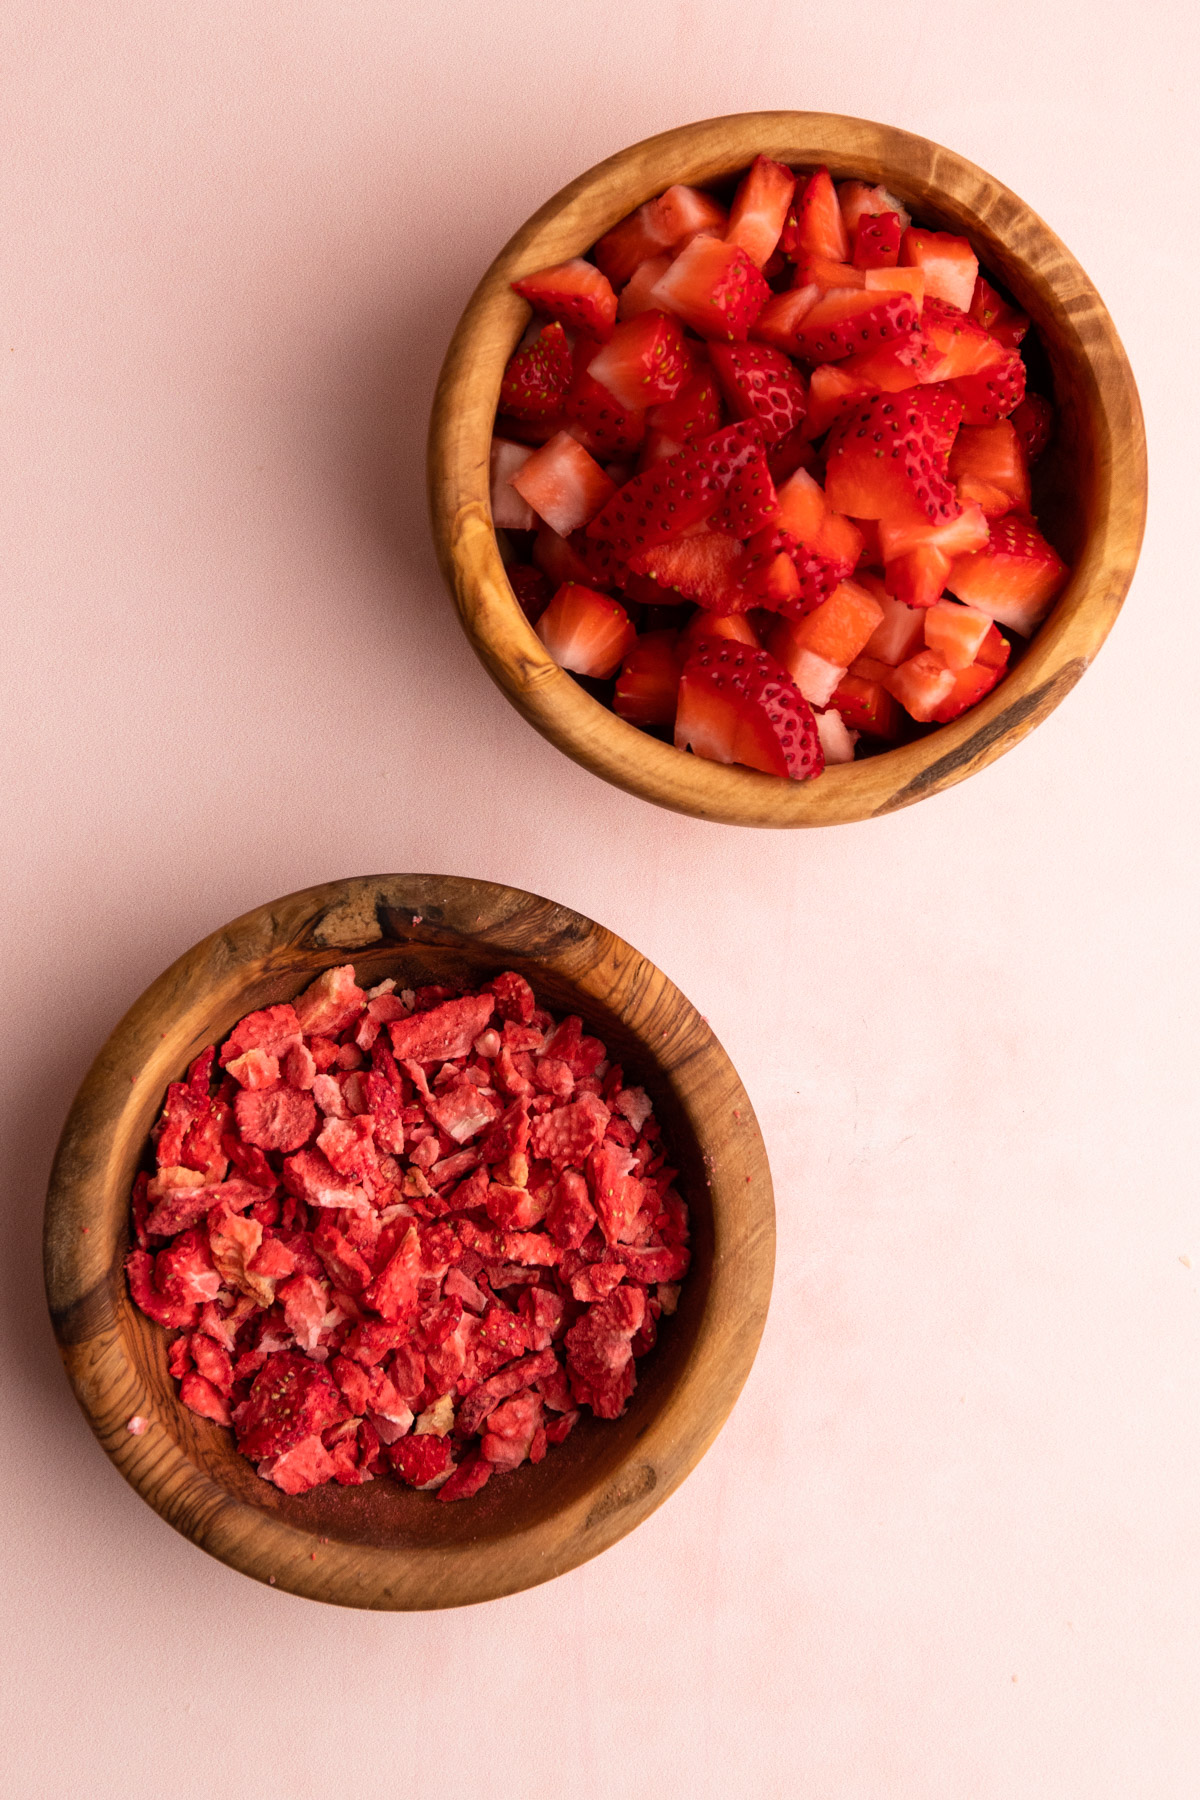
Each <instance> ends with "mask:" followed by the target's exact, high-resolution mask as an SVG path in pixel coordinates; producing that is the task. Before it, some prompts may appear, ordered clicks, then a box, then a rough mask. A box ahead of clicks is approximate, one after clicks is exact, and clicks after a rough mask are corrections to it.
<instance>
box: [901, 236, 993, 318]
mask: <svg viewBox="0 0 1200 1800" xmlns="http://www.w3.org/2000/svg"><path fill="white" fill-rule="evenodd" d="M900 261H901V262H902V263H906V264H907V265H908V266H909V267H910V268H912V267H916V268H918V269H923V270H924V271H925V292H926V294H928V295H931V296H932V297H933V298H934V299H935V300H945V301H946V302H947V303H948V305H950V306H957V307H958V308H959V309H960V311H962V312H964V313H965V312H966V311H967V310H968V308H969V307H970V305H971V301H972V298H973V297H974V293H975V279H976V277H977V276H978V274H979V259H978V257H977V256H976V255H975V252H974V251H973V250H972V248H971V246H970V244H969V243H968V242H967V240H966V238H964V237H955V236H954V235H953V234H952V233H951V232H948V231H921V230H919V229H918V228H917V227H916V226H915V225H914V226H910V227H909V229H908V230H907V231H906V232H905V234H904V242H903V243H902V244H901V246H900Z"/></svg>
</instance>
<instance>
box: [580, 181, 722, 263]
mask: <svg viewBox="0 0 1200 1800" xmlns="http://www.w3.org/2000/svg"><path fill="white" fill-rule="evenodd" d="M725 225H726V214H725V209H724V207H723V206H721V205H720V204H719V203H718V202H717V201H716V200H714V199H713V197H712V195H711V194H705V193H702V192H701V191H700V190H699V189H698V188H690V187H670V188H668V189H667V190H666V192H665V193H663V194H660V195H659V196H658V198H657V199H656V200H648V201H647V202H646V204H645V206H641V207H639V208H638V210H637V212H635V213H631V214H630V216H629V218H627V219H622V221H621V223H620V224H619V225H614V226H613V229H612V230H611V231H609V232H606V233H605V235H604V236H603V237H602V238H601V239H600V241H599V243H598V244H597V245H596V247H595V249H594V250H593V252H592V254H593V255H594V256H595V258H596V262H597V263H598V264H599V266H600V268H601V269H603V271H604V273H605V274H606V275H607V276H608V279H609V280H610V281H611V282H612V284H613V286H614V287H620V286H621V285H622V284H623V283H624V282H626V281H628V280H629V278H630V276H631V275H632V274H633V272H634V270H635V269H636V268H637V267H638V264H639V263H643V262H645V260H646V258H647V257H650V256H657V255H658V254H660V252H662V251H664V250H670V249H672V248H673V247H674V246H675V245H676V244H678V243H681V242H682V241H683V239H684V238H686V237H690V236H692V235H693V234H694V233H695V232H697V231H724V229H725Z"/></svg>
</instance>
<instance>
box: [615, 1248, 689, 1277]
mask: <svg viewBox="0 0 1200 1800" xmlns="http://www.w3.org/2000/svg"><path fill="white" fill-rule="evenodd" d="M691 1260H692V1257H691V1252H690V1251H689V1250H688V1249H687V1248H686V1246H685V1245H683V1244H647V1245H645V1246H644V1247H643V1248H641V1249H637V1248H635V1247H634V1246H633V1245H632V1244H622V1246H621V1261H622V1262H623V1263H624V1264H625V1266H626V1268H627V1269H628V1271H629V1276H630V1279H631V1280H633V1281H639V1282H641V1283H642V1284H643V1285H644V1286H647V1287H649V1286H651V1285H652V1284H653V1283H655V1282H658V1281H679V1280H681V1279H682V1277H683V1276H684V1275H686V1274H687V1270H688V1264H689V1263H690V1262H691Z"/></svg>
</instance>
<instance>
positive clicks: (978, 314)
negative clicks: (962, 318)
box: [967, 275, 1029, 350]
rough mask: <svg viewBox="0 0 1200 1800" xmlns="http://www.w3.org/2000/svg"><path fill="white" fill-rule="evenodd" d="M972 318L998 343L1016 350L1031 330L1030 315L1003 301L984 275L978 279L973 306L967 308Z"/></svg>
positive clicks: (972, 301)
mask: <svg viewBox="0 0 1200 1800" xmlns="http://www.w3.org/2000/svg"><path fill="white" fill-rule="evenodd" d="M967 311H968V313H969V314H970V316H971V317H972V318H973V319H974V320H975V321H976V322H977V324H980V325H982V326H983V329H984V330H985V331H987V332H990V333H991V335H992V337H994V338H995V339H996V341H997V343H1000V344H1004V345H1006V346H1007V347H1008V349H1010V350H1015V349H1016V348H1017V345H1018V344H1019V343H1020V342H1021V340H1022V338H1023V337H1024V336H1025V333H1026V332H1027V331H1028V330H1029V315H1028V313H1023V312H1021V311H1020V310H1019V308H1017V307H1015V306H1010V305H1009V304H1008V302H1007V300H1002V299H1001V298H1000V296H999V294H998V293H997V292H996V290H995V288H994V287H993V286H992V284H991V282H990V281H988V280H987V278H986V277H985V276H983V275H980V276H978V277H977V279H976V282H975V291H974V293H973V294H972V296H971V304H970V306H969V307H968V308H967Z"/></svg>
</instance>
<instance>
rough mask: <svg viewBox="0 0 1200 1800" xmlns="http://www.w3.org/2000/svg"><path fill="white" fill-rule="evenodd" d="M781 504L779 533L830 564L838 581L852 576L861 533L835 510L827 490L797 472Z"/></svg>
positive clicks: (783, 489)
mask: <svg viewBox="0 0 1200 1800" xmlns="http://www.w3.org/2000/svg"><path fill="white" fill-rule="evenodd" d="M778 501H779V528H780V530H782V531H787V532H790V533H791V535H792V536H793V537H794V538H795V539H796V540H797V542H798V543H800V544H803V545H806V546H807V548H808V549H809V550H812V551H815V552H816V554H817V555H818V556H821V557H823V558H825V560H826V561H828V562H830V563H831V564H832V565H833V569H834V576H835V579H836V580H838V581H841V580H842V579H843V578H844V577H845V576H847V575H850V574H852V573H853V571H854V569H855V567H856V566H857V563H858V559H859V557H860V556H861V555H862V550H863V535H862V532H861V530H860V529H859V527H858V526H857V525H855V524H854V522H853V521H852V520H851V519H847V518H844V517H843V515H842V514H841V513H839V512H834V511H833V509H832V508H831V506H830V504H829V500H828V497H827V495H826V493H825V490H824V489H823V488H822V487H821V485H820V483H819V482H818V481H816V480H815V479H814V478H813V476H812V475H811V474H810V473H809V471H808V470H807V469H797V470H796V471H795V473H794V474H793V475H792V476H791V477H790V478H789V479H788V480H787V481H786V482H785V483H784V485H783V486H782V487H781V488H780V490H779V493H778Z"/></svg>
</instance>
